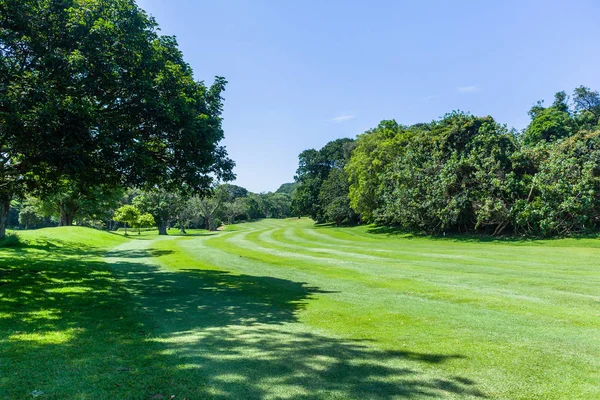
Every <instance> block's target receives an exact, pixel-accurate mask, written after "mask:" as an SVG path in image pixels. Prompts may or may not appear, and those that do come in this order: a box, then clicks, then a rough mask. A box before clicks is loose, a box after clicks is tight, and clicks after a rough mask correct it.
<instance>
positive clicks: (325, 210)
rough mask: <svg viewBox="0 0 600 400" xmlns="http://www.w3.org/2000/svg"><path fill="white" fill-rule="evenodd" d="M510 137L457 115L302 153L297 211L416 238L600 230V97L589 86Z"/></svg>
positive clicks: (392, 125)
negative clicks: (384, 227) (386, 227)
mask: <svg viewBox="0 0 600 400" xmlns="http://www.w3.org/2000/svg"><path fill="white" fill-rule="evenodd" d="M529 116H530V118H531V121H530V123H529V125H528V126H527V127H526V128H525V129H523V130H521V131H517V130H515V129H508V128H507V127H506V126H505V125H502V124H500V123H498V122H496V121H495V120H494V119H493V117H491V116H484V117H478V116H474V115H471V114H469V113H464V112H460V111H454V112H452V113H449V114H447V115H445V116H444V117H442V118H440V119H437V120H434V121H432V122H429V123H418V124H415V125H410V126H405V125H401V124H398V123H397V122H396V121H395V120H384V121H382V122H381V123H380V124H379V125H378V126H377V127H375V128H373V129H371V130H368V131H367V132H365V133H363V134H361V135H359V136H358V137H357V138H356V139H350V138H343V139H337V140H334V141H331V142H329V143H327V144H326V145H325V146H324V147H323V148H321V149H320V150H315V149H308V150H305V151H303V152H302V153H301V154H300V155H299V166H298V170H297V172H296V177H295V180H296V182H297V183H298V188H297V189H296V190H295V192H294V193H293V196H292V205H293V209H294V212H295V213H297V214H298V215H307V216H310V217H311V218H313V219H314V220H315V221H316V222H318V223H325V222H332V223H335V224H337V225H341V224H357V223H375V224H378V225H389V226H395V227H398V228H399V229H402V230H405V231H407V232H413V233H424V234H442V233H484V234H492V235H500V234H514V235H525V236H546V237H548V236H559V235H572V234H583V233H596V232H598V231H599V229H600V126H599V122H600V95H599V93H598V92H597V91H594V90H591V89H589V88H587V87H584V86H580V87H578V88H576V89H575V90H574V92H573V94H572V96H568V95H567V94H566V93H565V92H558V93H556V95H555V97H554V101H553V103H552V104H551V105H549V106H545V105H544V102H543V101H538V102H537V104H535V105H534V106H533V107H532V108H531V109H530V110H529Z"/></svg>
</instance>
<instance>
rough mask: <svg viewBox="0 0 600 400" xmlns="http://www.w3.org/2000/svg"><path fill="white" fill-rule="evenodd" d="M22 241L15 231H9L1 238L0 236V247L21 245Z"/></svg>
mask: <svg viewBox="0 0 600 400" xmlns="http://www.w3.org/2000/svg"><path fill="white" fill-rule="evenodd" d="M23 245H24V244H23V242H21V239H20V238H19V235H17V234H16V233H9V234H7V235H5V236H4V237H3V238H0V248H10V247H21V246H23Z"/></svg>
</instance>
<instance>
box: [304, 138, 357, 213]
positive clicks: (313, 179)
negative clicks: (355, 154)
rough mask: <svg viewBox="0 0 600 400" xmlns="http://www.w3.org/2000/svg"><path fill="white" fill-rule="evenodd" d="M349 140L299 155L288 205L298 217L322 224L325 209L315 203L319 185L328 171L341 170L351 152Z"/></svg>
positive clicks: (336, 141)
mask: <svg viewBox="0 0 600 400" xmlns="http://www.w3.org/2000/svg"><path fill="white" fill-rule="evenodd" d="M354 146H355V143H354V140H353V139H348V138H344V139H337V140H334V141H331V142H329V143H327V144H326V145H325V146H323V148H321V149H320V150H318V151H317V150H315V149H309V150H305V151H303V152H302V153H300V155H299V157H298V158H299V164H298V170H297V171H296V177H295V179H296V182H297V183H298V187H297V188H296V190H295V191H294V194H293V198H292V203H293V208H294V210H295V212H296V213H298V215H310V217H311V218H313V219H314V220H315V221H318V222H323V221H325V220H326V217H325V214H324V209H325V207H326V205H324V204H322V203H320V202H319V192H320V190H321V185H322V184H323V182H324V181H325V180H326V179H327V177H328V176H329V173H330V172H331V170H332V169H335V168H338V169H339V168H344V166H345V164H346V162H347V161H348V159H349V158H350V154H351V152H352V150H353V149H354Z"/></svg>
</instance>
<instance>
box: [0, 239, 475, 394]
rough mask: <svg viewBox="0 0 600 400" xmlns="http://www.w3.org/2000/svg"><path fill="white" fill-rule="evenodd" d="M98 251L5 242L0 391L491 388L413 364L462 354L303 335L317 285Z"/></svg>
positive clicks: (0, 259) (1, 253) (0, 273)
mask: <svg viewBox="0 0 600 400" xmlns="http://www.w3.org/2000/svg"><path fill="white" fill-rule="evenodd" d="M95 252H100V250H93V249H85V250H84V249H81V248H78V247H77V246H68V245H67V244H65V243H60V245H56V244H54V245H49V246H37V245H36V246H35V247H32V248H26V249H4V250H0V398H26V397H27V396H29V394H30V393H31V392H32V391H34V390H39V391H41V392H43V393H44V395H43V396H41V398H44V399H64V398H95V399H96V398H98V399H104V398H106V399H115V398H128V399H150V398H154V399H161V398H165V399H166V398H170V396H175V398H181V399H183V398H186V397H187V398H189V399H196V398H215V399H239V398H244V399H260V398H265V397H270V398H283V397H285V398H290V399H320V398H331V397H337V398H344V399H346V398H371V399H391V398H424V397H440V396H443V395H445V394H446V395H447V394H458V395H464V396H465V397H485V396H484V395H483V394H482V393H480V392H479V391H478V390H477V389H476V387H475V384H474V382H472V381H470V380H469V379H467V378H463V377H449V378H444V379H440V378H437V377H432V376H426V375H423V374H422V373H421V372H418V371H419V370H422V368H418V367H417V366H418V365H419V364H422V365H427V364H441V363H444V362H447V361H449V360H451V359H454V358H462V356H460V355H443V354H422V353H416V352H410V351H386V350H378V349H375V348H374V347H372V346H370V345H369V343H368V342H365V341H353V340H339V339H335V338H330V337H327V336H324V335H320V334H316V333H311V332H306V331H305V330H304V329H303V328H302V325H301V324H296V323H295V322H297V320H298V312H299V311H301V310H302V309H303V308H304V307H305V306H306V304H307V302H308V300H310V299H311V297H313V296H317V295H326V293H327V292H324V291H322V290H320V289H319V288H317V287H312V286H308V285H307V284H305V283H302V282H293V281H289V280H283V279H277V278H272V277H267V276H250V275H234V274H230V273H228V272H224V271H218V270H181V271H177V272H171V271H165V270H159V269H157V268H155V267H153V266H151V265H147V264H144V263H143V262H141V260H140V259H142V258H148V257H152V256H156V255H159V254H158V253H157V252H156V251H153V250H148V251H137V252H126V251H118V252H110V253H108V255H107V256H108V257H109V258H110V259H112V260H113V261H114V263H112V262H111V263H106V262H102V261H99V259H97V258H94V256H95V255H96V253H95ZM167 253H170V252H167ZM167 253H164V252H161V253H160V255H164V254H167ZM138 260H140V261H138Z"/></svg>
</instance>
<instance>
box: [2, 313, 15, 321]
mask: <svg viewBox="0 0 600 400" xmlns="http://www.w3.org/2000/svg"><path fill="white" fill-rule="evenodd" d="M12 317H13V315H12V314H10V313H6V312H0V319H3V318H12Z"/></svg>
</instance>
